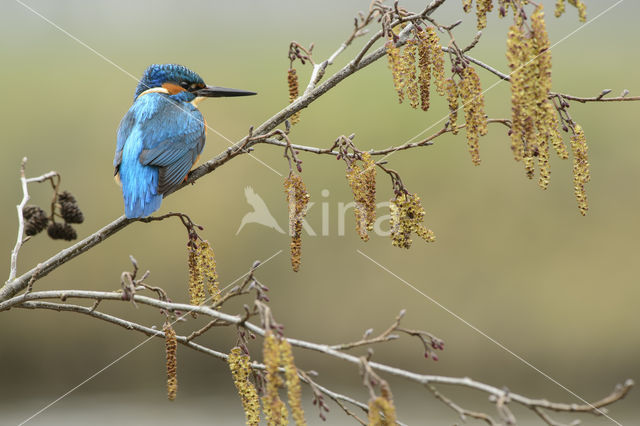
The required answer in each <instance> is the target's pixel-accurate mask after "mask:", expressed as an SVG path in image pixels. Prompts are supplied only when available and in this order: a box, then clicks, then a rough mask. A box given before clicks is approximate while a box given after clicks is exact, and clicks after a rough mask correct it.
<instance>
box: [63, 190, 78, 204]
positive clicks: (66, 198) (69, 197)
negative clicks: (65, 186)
mask: <svg viewBox="0 0 640 426" xmlns="http://www.w3.org/2000/svg"><path fill="white" fill-rule="evenodd" d="M58 202H59V203H71V204H78V201H77V200H76V197H74V196H73V194H71V193H70V192H69V191H62V192H61V193H60V194H58Z"/></svg>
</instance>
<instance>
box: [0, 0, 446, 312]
mask: <svg viewBox="0 0 640 426" xmlns="http://www.w3.org/2000/svg"><path fill="white" fill-rule="evenodd" d="M434 3H438V2H437V1H436V2H434ZM441 3H442V2H440V3H439V4H441ZM410 27H411V25H408V26H407V28H405V30H407V31H406V32H405V38H404V39H403V38H401V39H400V41H399V42H398V43H404V42H405V41H406V34H408V29H410ZM385 54H386V50H385V48H384V46H382V47H380V48H378V49H377V50H375V51H374V52H373V53H371V54H369V55H367V56H366V57H364V58H363V59H362V60H361V61H360V62H358V63H357V64H353V61H352V62H351V63H349V64H347V65H346V66H345V67H343V68H342V69H341V70H340V71H338V72H336V73H335V74H334V75H333V76H331V77H330V78H329V79H327V80H326V81H325V82H324V83H322V84H321V85H320V86H318V87H316V88H315V89H313V90H311V91H310V92H309V93H306V94H304V95H303V96H301V97H300V98H298V99H297V100H296V101H294V102H293V103H291V104H289V105H288V106H286V107H285V108H283V109H282V110H281V111H280V112H278V113H276V114H275V115H274V116H272V117H271V118H269V119H268V120H267V121H265V122H264V123H262V124H261V125H260V126H259V127H258V128H257V129H255V130H253V131H252V136H253V138H254V139H255V137H256V136H261V135H265V134H267V133H268V132H270V131H271V130H273V129H275V128H276V127H277V126H278V125H280V124H282V123H284V122H285V120H287V119H288V118H289V117H291V116H292V115H293V114H295V113H296V112H298V111H300V110H302V109H303V108H306V107H307V106H309V105H310V104H311V103H312V102H314V101H315V100H317V99H318V98H319V97H320V96H322V95H324V94H325V93H326V92H328V91H329V90H330V89H332V88H333V87H335V86H336V85H338V84H339V83H340V82H341V81H343V80H344V79H345V78H347V77H349V76H351V75H352V74H354V73H355V72H357V71H359V70H361V69H363V68H365V67H367V66H369V65H371V64H372V63H373V62H375V61H377V60H378V59H380V58H382V57H383V56H384V55H385ZM252 136H250V135H247V136H245V137H244V138H243V139H241V140H240V141H238V142H236V143H235V144H233V145H232V146H230V147H229V148H227V149H226V150H225V151H223V152H221V153H220V154H218V155H217V156H215V157H214V158H212V159H211V160H209V161H207V162H206V163H204V164H202V165H201V166H199V167H197V168H196V169H194V170H193V171H191V172H190V173H189V175H188V178H187V180H186V181H185V182H184V183H183V184H182V185H180V186H179V187H177V188H176V189H175V190H174V191H172V192H175V191H178V190H180V189H182V188H184V187H185V186H188V185H191V184H194V183H195V182H196V181H197V180H199V179H200V178H202V177H203V176H206V175H207V174H209V173H211V172H213V171H214V170H216V169H217V168H218V167H220V166H222V165H224V164H226V163H227V162H229V161H230V160H231V159H233V158H235V157H237V156H238V155H241V154H246V153H248V152H250V150H251V149H252V148H251V147H252V145H255V144H256V143H259V142H260V140H251V139H252ZM167 195H169V194H167ZM139 221H140V220H139V219H127V218H126V217H124V216H120V217H119V218H118V219H116V220H114V221H113V222H111V223H110V224H108V225H106V226H104V227H103V228H101V229H100V230H98V231H96V232H95V233H93V234H92V235H90V236H88V237H86V238H85V239H83V240H82V241H80V242H78V243H76V244H74V245H73V246H71V247H69V248H66V249H64V250H61V251H60V252H58V253H57V254H55V255H54V256H52V257H51V258H49V259H47V260H45V261H43V262H41V263H40V264H39V265H38V266H37V267H34V268H32V269H31V270H29V271H28V272H26V273H24V274H22V275H21V276H19V277H17V278H15V279H13V280H12V281H9V282H7V283H5V285H4V286H3V287H1V288H0V301H4V300H7V299H9V298H11V297H12V296H14V295H16V294H17V293H19V292H20V291H23V290H24V289H25V288H27V286H28V284H29V282H34V281H37V280H39V279H40V278H42V277H44V276H46V275H48V274H49V273H50V272H51V271H53V270H55V269H57V268H58V267H60V266H62V265H64V264H65V263H67V262H68V261H70V260H72V259H74V258H75V257H77V256H79V255H81V254H83V253H85V252H87V251H88V250H90V249H91V248H92V247H94V246H96V245H97V244H99V243H101V242H102V241H104V240H105V239H107V238H109V237H110V236H112V235H114V234H115V233H117V232H119V231H120V230H122V229H123V228H125V227H127V226H129V225H130V224H132V223H134V222H139Z"/></svg>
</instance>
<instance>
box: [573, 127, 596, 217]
mask: <svg viewBox="0 0 640 426" xmlns="http://www.w3.org/2000/svg"><path fill="white" fill-rule="evenodd" d="M573 131H574V135H573V136H572V137H571V151H572V153H573V190H574V193H575V196H576V201H577V202H578V210H580V214H581V215H582V216H584V215H586V214H587V210H589V204H588V202H587V193H586V191H585V188H584V185H585V184H586V183H587V182H589V180H590V179H591V175H590V172H589V158H588V156H587V150H588V147H587V139H586V138H585V136H584V131H583V130H582V127H581V126H580V125H579V124H576V125H575V126H574V129H573Z"/></svg>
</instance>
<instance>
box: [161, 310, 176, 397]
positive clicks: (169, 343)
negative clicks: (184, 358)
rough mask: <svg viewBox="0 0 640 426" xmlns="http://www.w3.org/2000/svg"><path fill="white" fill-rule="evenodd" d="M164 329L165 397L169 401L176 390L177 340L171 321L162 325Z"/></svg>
mask: <svg viewBox="0 0 640 426" xmlns="http://www.w3.org/2000/svg"><path fill="white" fill-rule="evenodd" d="M162 330H163V331H164V343H165V352H166V358H167V398H169V400H170V401H173V400H174V399H176V394H177V392H178V358H177V356H176V352H177V350H178V341H177V339H176V332H175V331H174V330H173V327H172V326H171V323H169V322H168V321H167V322H165V323H164V326H163V327H162Z"/></svg>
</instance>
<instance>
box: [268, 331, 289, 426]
mask: <svg viewBox="0 0 640 426" xmlns="http://www.w3.org/2000/svg"><path fill="white" fill-rule="evenodd" d="M262 357H263V358H262V360H263V362H264V365H265V373H266V374H265V382H266V384H265V394H264V396H263V397H262V409H263V411H264V414H265V416H266V421H267V424H268V425H285V424H287V419H288V413H287V407H286V406H285V405H284V402H282V400H281V399H280V396H279V395H278V388H279V387H281V386H282V385H283V381H282V378H281V377H280V375H279V374H278V368H279V367H280V343H279V342H278V339H277V338H276V336H274V334H273V332H272V331H271V330H269V331H267V333H266V335H265V337H264V343H263V347H262Z"/></svg>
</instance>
